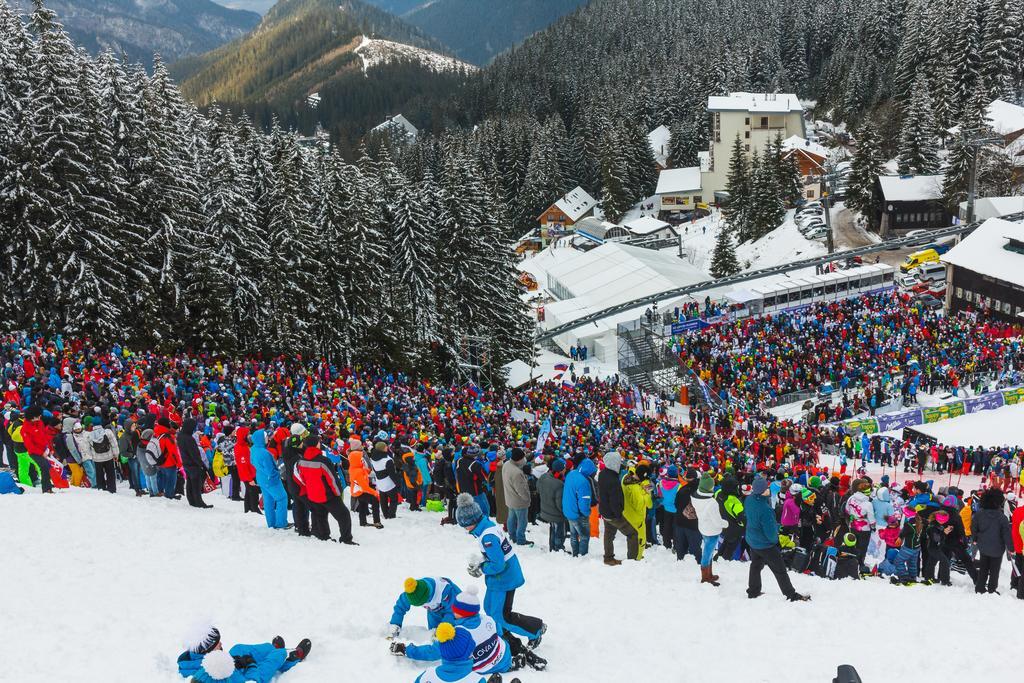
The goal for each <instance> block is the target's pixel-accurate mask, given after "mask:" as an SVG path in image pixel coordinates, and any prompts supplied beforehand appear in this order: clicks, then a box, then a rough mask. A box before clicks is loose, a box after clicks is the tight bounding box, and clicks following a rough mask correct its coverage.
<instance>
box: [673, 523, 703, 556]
mask: <svg viewBox="0 0 1024 683" xmlns="http://www.w3.org/2000/svg"><path fill="white" fill-rule="evenodd" d="M673 531H674V532H675V535H676V537H675V538H674V539H673V545H674V546H675V547H676V559H677V560H681V559H683V558H684V557H686V556H687V554H690V555H693V559H695V560H697V562H698V563H699V562H700V542H701V536H700V532H699V531H697V530H696V529H687V528H686V527H684V526H680V525H679V524H676V526H675V529H674V530H673Z"/></svg>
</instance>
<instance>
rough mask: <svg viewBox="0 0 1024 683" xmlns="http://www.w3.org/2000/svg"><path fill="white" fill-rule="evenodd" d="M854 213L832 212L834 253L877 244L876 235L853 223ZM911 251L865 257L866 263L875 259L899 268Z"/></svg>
mask: <svg viewBox="0 0 1024 683" xmlns="http://www.w3.org/2000/svg"><path fill="white" fill-rule="evenodd" d="M854 215H855V214H854V212H853V211H850V210H849V209H846V208H840V209H838V210H835V211H833V213H832V216H833V217H834V218H833V221H832V229H833V230H834V231H835V233H834V237H835V241H836V251H843V250H844V249H854V248H855V247H866V246H869V245H872V244H877V243H878V242H879V238H878V235H876V234H874V233H869V232H867V231H865V230H863V229H862V228H860V227H859V226H857V224H856V223H855V222H854V220H853V218H854ZM911 251H913V249H898V250H893V251H882V252H879V253H877V254H874V255H872V256H869V257H866V258H865V259H864V260H865V261H867V262H874V260H875V257H876V256H877V257H878V260H879V261H881V262H882V263H888V264H889V265H890V266H899V265H900V264H901V263H903V261H904V260H905V259H906V257H907V254H909V253H910V252H911Z"/></svg>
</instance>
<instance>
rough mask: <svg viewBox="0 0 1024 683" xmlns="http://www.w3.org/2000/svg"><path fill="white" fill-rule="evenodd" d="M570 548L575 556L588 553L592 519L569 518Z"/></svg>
mask: <svg viewBox="0 0 1024 683" xmlns="http://www.w3.org/2000/svg"><path fill="white" fill-rule="evenodd" d="M569 548H571V549H572V556H573V557H576V556H578V555H586V554H587V551H588V550H590V520H589V519H587V518H586V517H579V518H577V519H570V520H569Z"/></svg>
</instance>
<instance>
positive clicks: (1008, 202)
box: [960, 197, 1024, 221]
mask: <svg viewBox="0 0 1024 683" xmlns="http://www.w3.org/2000/svg"><path fill="white" fill-rule="evenodd" d="M960 211H961V213H962V214H966V212H967V202H960ZM1022 211H1024V197H981V198H979V199H978V200H977V201H975V202H974V218H975V219H976V220H979V221H983V220H985V219H986V218H999V217H1000V216H1007V215H1009V214H1011V213H1020V212H1022Z"/></svg>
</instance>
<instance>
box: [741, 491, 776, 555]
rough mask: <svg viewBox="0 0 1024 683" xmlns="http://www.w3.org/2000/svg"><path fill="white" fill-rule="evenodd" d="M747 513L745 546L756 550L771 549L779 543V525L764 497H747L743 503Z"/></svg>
mask: <svg viewBox="0 0 1024 683" xmlns="http://www.w3.org/2000/svg"><path fill="white" fill-rule="evenodd" d="M743 510H744V512H746V513H747V531H746V539H747V545H749V546H750V547H751V548H755V549H757V550H764V549H765V548H771V547H772V546H773V545H778V543H779V523H778V521H776V519H775V513H774V512H773V511H772V508H771V505H769V504H768V498H767V497H766V496H747V499H746V500H745V501H743Z"/></svg>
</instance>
